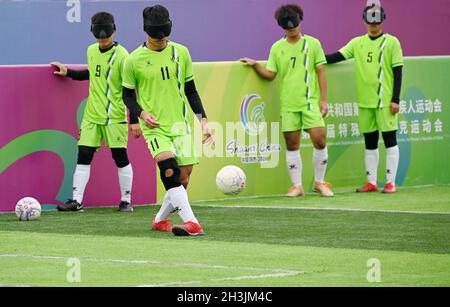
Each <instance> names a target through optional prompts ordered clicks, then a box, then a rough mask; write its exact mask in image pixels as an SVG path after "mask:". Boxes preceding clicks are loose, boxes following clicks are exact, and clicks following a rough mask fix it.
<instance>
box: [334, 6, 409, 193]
mask: <svg viewBox="0 0 450 307" xmlns="http://www.w3.org/2000/svg"><path fill="white" fill-rule="evenodd" d="M363 18H364V21H365V23H366V26H367V31H368V33H367V34H366V35H363V36H359V37H356V38H354V39H352V40H351V41H350V42H349V43H348V44H347V45H346V46H345V47H344V48H342V49H341V50H339V52H337V53H334V54H330V55H327V62H328V63H329V64H333V63H337V62H340V61H344V60H349V59H355V65H356V92H357V100H358V106H359V129H360V131H361V132H362V133H363V134H364V140H365V147H366V150H365V164H366V172H367V179H368V182H367V183H366V184H365V185H364V186H363V187H361V188H359V189H357V192H375V191H378V187H377V170H378V161H379V153H378V138H379V132H380V131H381V134H382V136H383V140H384V145H385V146H386V180H387V181H386V184H385V186H384V189H383V192H384V193H394V192H395V191H396V188H395V177H396V174H397V167H398V162H399V149H398V145H397V136H396V132H397V130H398V112H399V100H400V89H401V83H402V67H403V55H402V48H401V46H400V42H399V41H398V39H397V38H396V37H394V36H392V35H389V34H387V33H384V32H383V30H382V25H383V21H384V20H385V18H386V15H385V13H384V9H383V7H382V6H381V5H380V3H379V1H373V0H369V1H368V2H367V6H366V8H365V10H364V13H363Z"/></svg>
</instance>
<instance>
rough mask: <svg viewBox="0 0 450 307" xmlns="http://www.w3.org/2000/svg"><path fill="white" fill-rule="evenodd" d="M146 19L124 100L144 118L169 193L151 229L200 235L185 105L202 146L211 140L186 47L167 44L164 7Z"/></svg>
mask: <svg viewBox="0 0 450 307" xmlns="http://www.w3.org/2000/svg"><path fill="white" fill-rule="evenodd" d="M143 18H144V31H145V32H146V33H147V35H148V38H147V41H146V42H145V43H144V44H142V45H141V46H140V47H139V48H137V49H136V50H135V51H133V52H132V53H131V54H130V56H129V57H128V58H127V60H126V62H125V67H124V72H123V83H122V84H123V100H124V102H125V104H126V105H127V107H128V109H129V110H130V113H131V114H133V115H134V116H136V117H139V118H140V124H141V128H142V132H143V135H144V138H145V140H146V141H147V144H148V148H149V149H150V152H151V153H152V156H153V158H154V159H155V161H156V163H157V164H158V167H159V169H160V176H161V180H162V182H163V184H164V187H165V189H166V190H167V193H166V196H165V197H164V201H163V204H162V206H161V209H160V210H159V212H158V214H156V215H155V216H154V219H153V222H152V229H153V230H160V231H172V232H173V233H174V234H175V235H183V236H187V235H201V234H203V229H202V227H201V225H200V223H199V222H198V220H197V218H196V217H195V215H194V213H193V211H192V208H191V206H190V204H189V200H188V195H187V192H186V189H185V187H186V186H187V182H188V180H189V175H190V172H191V171H192V166H193V165H194V164H197V163H198V158H197V157H196V154H195V150H194V146H193V142H192V135H191V128H190V125H189V123H188V120H187V115H188V106H187V103H189V105H190V106H191V108H192V111H193V112H194V113H195V114H196V115H197V116H198V117H199V119H200V121H201V123H202V128H203V135H204V142H205V143H211V142H212V141H213V139H212V135H211V131H210V129H209V127H208V121H207V118H206V114H205V111H204V109H203V105H202V102H201V99H200V97H199V95H198V92H197V90H196V88H195V83H194V75H193V70H192V60H191V56H190V54H189V50H188V49H187V48H186V47H185V46H183V45H180V44H177V43H175V42H172V41H169V40H168V37H169V35H170V33H171V29H172V21H171V20H170V17H169V11H168V10H167V9H166V8H165V7H163V6H161V5H155V6H152V7H147V8H145V9H144V11H143ZM136 94H137V95H136ZM173 212H178V214H179V216H180V217H181V219H182V220H183V222H184V224H182V225H177V226H173V227H172V226H171V224H170V222H169V220H168V217H169V215H170V214H171V213H173Z"/></svg>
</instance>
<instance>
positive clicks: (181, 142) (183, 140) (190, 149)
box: [143, 129, 199, 166]
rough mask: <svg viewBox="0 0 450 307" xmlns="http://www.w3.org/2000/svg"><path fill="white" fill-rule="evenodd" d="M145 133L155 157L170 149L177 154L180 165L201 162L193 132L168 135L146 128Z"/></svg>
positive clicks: (176, 157)
mask: <svg viewBox="0 0 450 307" xmlns="http://www.w3.org/2000/svg"><path fill="white" fill-rule="evenodd" d="M143 134H144V138H145V140H146V142H147V145H148V148H149V149H150V152H151V153H152V156H153V157H156V156H157V155H159V154H160V153H162V152H167V151H170V152H172V153H174V154H175V159H176V160H177V163H178V166H187V165H195V164H198V163H199V160H198V157H197V154H196V151H195V145H194V139H193V135H192V134H185V135H181V136H167V135H164V134H160V133H154V132H152V131H151V130H150V129H144V130H143Z"/></svg>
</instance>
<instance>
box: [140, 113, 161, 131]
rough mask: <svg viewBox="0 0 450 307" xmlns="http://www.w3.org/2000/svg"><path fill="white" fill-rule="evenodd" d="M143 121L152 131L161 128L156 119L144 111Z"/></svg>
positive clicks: (142, 114)
mask: <svg viewBox="0 0 450 307" xmlns="http://www.w3.org/2000/svg"><path fill="white" fill-rule="evenodd" d="M141 119H142V120H143V121H144V122H145V124H146V125H147V127H149V128H150V129H153V128H159V126H160V124H159V123H158V122H157V121H156V119H155V117H154V116H153V115H152V114H150V113H148V112H145V111H142V113H141Z"/></svg>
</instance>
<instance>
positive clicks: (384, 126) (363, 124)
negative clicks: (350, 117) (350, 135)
mask: <svg viewBox="0 0 450 307" xmlns="http://www.w3.org/2000/svg"><path fill="white" fill-rule="evenodd" d="M358 120H359V131H360V132H361V133H369V132H374V131H377V130H378V131H381V132H387V131H395V130H398V114H392V112H391V108H389V107H385V108H381V109H379V108H370V109H369V108H359V117H358Z"/></svg>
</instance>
